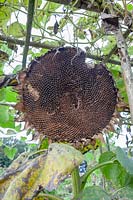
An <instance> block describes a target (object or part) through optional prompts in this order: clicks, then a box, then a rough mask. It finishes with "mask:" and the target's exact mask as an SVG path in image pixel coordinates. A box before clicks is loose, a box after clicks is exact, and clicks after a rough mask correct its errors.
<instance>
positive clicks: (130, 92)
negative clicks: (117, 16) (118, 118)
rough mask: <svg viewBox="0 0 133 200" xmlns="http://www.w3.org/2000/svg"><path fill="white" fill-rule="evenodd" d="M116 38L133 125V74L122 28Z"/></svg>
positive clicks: (116, 32)
mask: <svg viewBox="0 0 133 200" xmlns="http://www.w3.org/2000/svg"><path fill="white" fill-rule="evenodd" d="M115 37H116V41H117V47H118V53H119V56H120V59H121V68H122V73H123V78H124V82H125V86H126V90H127V96H128V101H129V107H130V113H131V120H132V123H133V72H132V69H131V63H130V59H129V56H128V53H127V45H126V42H125V39H124V37H123V35H122V31H121V29H120V28H119V29H118V30H117V31H115Z"/></svg>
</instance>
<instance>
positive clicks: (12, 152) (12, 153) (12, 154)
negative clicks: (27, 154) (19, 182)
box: [4, 146, 17, 160]
mask: <svg viewBox="0 0 133 200" xmlns="http://www.w3.org/2000/svg"><path fill="white" fill-rule="evenodd" d="M4 153H5V155H6V156H7V157H8V158H9V159H10V160H13V159H14V157H15V155H16V153H17V148H11V147H7V146H6V147H5V148H4Z"/></svg>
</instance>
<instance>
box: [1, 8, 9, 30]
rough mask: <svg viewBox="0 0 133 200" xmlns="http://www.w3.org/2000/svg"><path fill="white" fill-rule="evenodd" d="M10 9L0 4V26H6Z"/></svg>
mask: <svg viewBox="0 0 133 200" xmlns="http://www.w3.org/2000/svg"><path fill="white" fill-rule="evenodd" d="M10 14H11V9H10V8H9V7H7V6H4V5H3V6H0V27H3V26H6V23H7V22H8V20H9V19H10Z"/></svg>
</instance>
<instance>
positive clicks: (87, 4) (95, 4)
mask: <svg viewBox="0 0 133 200" xmlns="http://www.w3.org/2000/svg"><path fill="white" fill-rule="evenodd" d="M47 1H50V2H54V3H59V4H64V5H71V6H74V7H76V8H79V9H84V10H88V11H93V12H98V13H101V12H103V11H105V10H106V12H107V13H110V7H109V6H108V4H107V3H105V1H103V2H102V1H100V0H98V1H93V0H78V1H76V3H75V1H71V0H47ZM114 10H115V11H116V12H117V15H118V16H119V17H121V18H122V19H123V17H124V16H123V9H122V7H121V6H120V5H119V4H117V3H114Z"/></svg>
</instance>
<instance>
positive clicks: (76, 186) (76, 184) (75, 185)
mask: <svg viewBox="0 0 133 200" xmlns="http://www.w3.org/2000/svg"><path fill="white" fill-rule="evenodd" d="M71 176H72V189H73V197H76V196H77V195H78V194H79V193H80V176H79V169H78V167H75V169H74V170H73V171H72V174H71Z"/></svg>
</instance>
